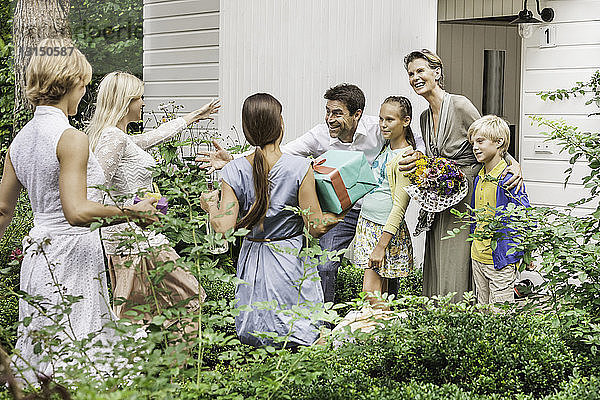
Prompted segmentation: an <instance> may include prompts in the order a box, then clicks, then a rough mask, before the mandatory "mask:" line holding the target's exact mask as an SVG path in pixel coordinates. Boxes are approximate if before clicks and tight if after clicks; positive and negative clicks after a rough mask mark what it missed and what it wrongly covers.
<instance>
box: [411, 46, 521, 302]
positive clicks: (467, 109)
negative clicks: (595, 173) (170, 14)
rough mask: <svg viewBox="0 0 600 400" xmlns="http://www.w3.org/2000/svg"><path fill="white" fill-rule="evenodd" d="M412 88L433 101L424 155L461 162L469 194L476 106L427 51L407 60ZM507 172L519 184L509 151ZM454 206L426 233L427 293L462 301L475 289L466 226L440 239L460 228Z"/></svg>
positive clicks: (424, 122)
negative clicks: (454, 88)
mask: <svg viewBox="0 0 600 400" xmlns="http://www.w3.org/2000/svg"><path fill="white" fill-rule="evenodd" d="M404 65H405V68H406V71H407V72H408V78H409V82H410V85H411V87H412V88H413V90H414V91H415V93H417V94H418V95H419V96H422V97H423V98H425V100H427V102H428V103H429V108H428V109H426V110H425V111H423V113H422V114H421V132H422V134H423V140H424V141H425V151H426V155H427V156H429V157H445V158H448V159H450V160H453V161H454V162H456V163H457V164H458V166H459V167H460V169H461V171H462V172H463V173H464V174H465V175H466V176H467V180H468V182H469V192H468V194H467V197H465V199H470V198H471V193H472V191H473V178H474V177H475V175H477V173H478V172H479V169H480V167H481V165H480V164H479V163H478V162H477V160H476V159H475V156H474V155H473V147H472V146H471V144H470V143H469V141H468V139H467V131H468V129H469V126H470V125H471V124H472V123H473V121H475V120H476V119H479V118H480V114H479V112H478V111H477V108H475V106H474V105H473V103H471V101H469V99H467V98H466V97H464V96H460V95H456V94H450V93H447V92H446V91H444V70H443V64H442V60H441V59H440V58H439V57H438V56H437V55H436V54H434V53H433V52H431V51H429V50H421V51H413V52H412V53H410V54H408V55H407V56H406V57H405V58H404ZM417 153H418V152H415V153H413V155H412V157H407V158H405V159H403V160H401V161H399V167H400V170H402V171H408V170H412V169H413V168H414V166H415V164H414V162H415V160H416V158H418V156H420V154H417ZM507 162H508V164H509V167H508V169H507V170H508V172H511V173H512V174H513V175H514V176H513V178H512V179H511V180H510V181H509V182H508V183H509V185H511V187H512V186H515V185H521V182H522V173H521V167H520V165H519V164H518V163H517V162H516V160H515V159H514V158H512V157H510V156H509V155H507ZM453 208H456V209H458V210H459V211H461V212H464V211H466V209H467V208H466V203H465V202H464V201H461V203H459V204H457V205H456V206H455V207H453ZM450 210H451V208H450V209H448V210H445V211H443V212H440V213H437V214H436V216H435V219H434V221H433V224H432V225H431V227H430V228H429V230H428V231H427V239H426V243H425V260H424V263H423V295H424V296H435V295H442V296H443V295H446V294H448V293H451V292H456V296H455V297H454V301H459V300H461V299H462V297H463V293H464V292H466V291H469V290H471V288H472V285H471V245H470V242H467V239H468V237H469V231H468V230H461V231H460V233H459V234H457V235H456V236H455V237H454V238H451V239H446V240H442V238H443V237H445V236H448V234H447V232H448V231H451V230H452V229H454V228H457V227H459V226H460V225H459V224H458V223H457V222H458V220H457V219H456V217H455V216H454V215H453V214H452V213H451V212H450Z"/></svg>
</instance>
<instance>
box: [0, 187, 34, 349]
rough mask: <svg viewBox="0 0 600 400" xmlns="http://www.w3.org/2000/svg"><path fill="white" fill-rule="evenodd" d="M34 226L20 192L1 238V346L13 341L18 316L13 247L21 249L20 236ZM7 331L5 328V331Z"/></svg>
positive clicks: (17, 286) (27, 204)
mask: <svg viewBox="0 0 600 400" xmlns="http://www.w3.org/2000/svg"><path fill="white" fill-rule="evenodd" d="M32 227H33V214H32V212H31V206H30V204H29V198H28V197H27V194H26V193H24V192H22V193H21V195H20V196H19V201H18V203H17V207H16V209H15V214H14V217H13V220H12V223H11V224H10V225H9V226H8V228H6V231H5V233H4V236H3V237H2V240H0V293H2V294H3V295H2V296H1V297H0V345H1V346H6V345H8V344H12V343H14V342H15V340H16V331H15V329H14V325H15V324H16V322H17V319H18V316H19V304H18V298H17V296H16V295H15V294H14V293H15V290H17V289H18V288H19V272H20V268H19V264H18V262H17V261H16V260H13V258H14V255H16V253H15V251H16V250H22V249H21V244H22V241H23V237H24V236H25V235H27V233H29V230H30V229H31V228H32ZM5 330H6V331H5Z"/></svg>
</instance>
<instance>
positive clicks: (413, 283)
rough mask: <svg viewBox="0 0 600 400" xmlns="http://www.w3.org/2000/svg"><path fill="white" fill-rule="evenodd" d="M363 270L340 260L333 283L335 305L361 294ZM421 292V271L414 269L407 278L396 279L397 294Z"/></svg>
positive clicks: (414, 294) (417, 293) (413, 294)
mask: <svg viewBox="0 0 600 400" xmlns="http://www.w3.org/2000/svg"><path fill="white" fill-rule="evenodd" d="M363 275H364V270H363V269H362V268H359V267H357V266H355V265H354V264H352V263H351V262H350V261H348V260H347V259H343V260H342V265H341V266H340V268H339V270H338V277H337V280H336V283H335V303H346V302H349V301H352V300H354V299H356V298H358V297H359V293H360V292H362V286H363ZM422 292H423V271H422V270H421V269H420V268H415V269H414V270H413V271H412V272H411V273H410V274H409V275H408V276H407V277H405V278H398V294H399V295H410V296H420V295H421V293H422Z"/></svg>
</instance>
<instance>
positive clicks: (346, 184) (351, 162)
mask: <svg viewBox="0 0 600 400" xmlns="http://www.w3.org/2000/svg"><path fill="white" fill-rule="evenodd" d="M313 168H314V170H315V181H316V185H317V196H318V197H319V203H320V204H321V209H322V210H323V211H327V212H332V213H335V214H339V213H341V212H342V211H345V210H347V209H349V208H350V207H352V205H353V204H354V203H356V201H357V200H359V199H361V198H362V197H363V196H364V195H366V194H367V193H369V192H370V191H371V190H373V189H374V188H375V187H376V186H377V183H376V181H375V177H374V176H373V172H372V170H371V166H370V165H369V163H368V162H367V159H366V158H365V155H364V154H363V153H362V152H360V151H348V150H329V151H327V152H325V153H323V154H322V155H321V156H320V157H318V158H317V159H315V160H314V161H313Z"/></svg>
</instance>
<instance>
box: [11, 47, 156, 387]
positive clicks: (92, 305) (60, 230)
mask: <svg viewBox="0 0 600 400" xmlns="http://www.w3.org/2000/svg"><path fill="white" fill-rule="evenodd" d="M38 46H39V47H40V48H51V49H52V48H54V49H56V48H58V49H63V48H64V49H67V51H66V54H65V55H60V54H57V55H55V56H51V57H48V56H38V55H34V56H33V57H32V58H31V61H30V63H29V65H28V67H27V74H26V76H27V83H26V95H27V98H28V100H29V101H30V102H31V103H32V104H33V105H34V106H35V113H34V115H33V118H32V119H31V120H30V121H29V122H28V123H27V125H25V127H23V129H21V130H20V131H19V133H18V134H17V135H16V136H15V138H14V140H13V141H12V143H11V145H10V148H9V150H8V152H7V153H6V158H5V161H4V172H3V174H2V182H1V183H0V237H2V235H3V234H4V232H5V230H6V227H7V226H8V225H9V224H10V221H11V219H12V216H13V213H14V209H15V206H16V203H17V199H18V196H19V192H20V191H21V189H23V188H25V189H26V190H27V193H28V195H29V200H30V202H31V208H32V210H33V215H34V226H33V229H31V231H30V232H29V235H28V236H27V237H25V238H24V240H23V245H24V249H23V250H24V257H23V261H22V264H21V272H20V274H21V279H20V289H21V291H23V292H25V293H27V294H28V295H30V296H35V297H37V298H38V299H39V298H41V299H43V300H42V302H43V304H44V308H45V310H43V309H41V308H40V307H39V306H36V304H34V303H33V302H28V301H25V300H24V299H21V300H19V320H20V321H24V320H26V319H29V323H28V324H25V323H24V324H23V325H21V326H20V327H19V334H18V339H17V343H16V346H15V347H16V349H17V352H16V353H17V354H18V356H15V364H16V365H17V366H18V368H19V370H20V372H22V373H23V377H24V378H25V379H26V380H27V382H28V383H31V384H33V383H36V376H40V374H41V375H42V376H52V375H53V374H54V372H55V369H56V368H57V366H60V365H61V364H62V363H64V362H65V360H67V359H68V357H67V358H65V357H61V358H60V359H56V357H54V359H53V360H51V361H50V360H48V359H45V360H44V357H47V355H48V354H49V353H50V354H57V352H59V354H60V352H61V351H63V352H64V351H65V348H66V349H68V348H69V346H72V344H71V342H72V341H73V340H82V339H85V338H87V337H94V340H93V341H92V342H96V341H100V342H102V343H103V344H106V343H107V342H110V341H111V338H113V333H112V331H111V330H110V329H107V328H104V325H105V323H107V322H109V321H112V320H114V316H113V314H112V313H111V311H110V309H109V308H108V307H107V301H108V291H107V286H106V278H105V270H104V260H103V256H102V247H101V242H100V236H99V234H98V231H97V230H95V231H90V229H89V227H88V226H89V225H90V224H91V223H92V222H94V221H95V220H96V219H97V218H99V217H119V218H118V219H120V220H121V221H123V220H125V219H126V217H127V218H130V217H132V216H133V217H135V218H136V219H139V218H140V215H141V214H140V212H147V211H151V212H155V211H156V210H154V207H152V205H151V203H153V202H155V201H156V200H155V199H152V200H146V201H144V202H142V203H138V204H136V205H135V206H129V207H127V208H126V211H125V212H123V211H122V210H121V209H120V208H118V207H114V206H104V205H102V204H101V200H102V193H101V192H100V191H99V190H97V189H93V188H90V186H93V185H99V184H102V183H104V176H103V173H102V169H101V167H100V165H99V164H98V161H97V160H96V157H95V156H94V155H93V154H91V153H89V143H88V137H87V136H86V135H85V134H84V133H83V132H80V131H78V130H76V129H75V128H73V127H72V126H71V125H70V124H69V119H68V116H69V115H75V114H76V113H77V107H78V105H79V102H80V100H81V97H82V96H83V94H84V93H85V90H86V85H87V84H88V83H89V82H90V79H91V77H92V67H91V66H90V64H89V63H88V61H87V60H86V58H85V56H84V55H83V54H82V53H80V52H79V50H77V49H75V48H73V44H72V43H71V42H70V41H68V40H65V39H45V40H43V41H42V42H41V43H40V44H39V45H38ZM36 54H37V53H36ZM143 218H146V219H147V218H149V219H150V220H156V218H155V217H153V216H148V217H143ZM146 222H150V221H149V220H147V221H146ZM65 295H68V296H80V299H79V300H78V301H77V302H75V303H74V304H73V305H72V306H71V312H70V313H69V314H68V315H67V314H65V315H54V316H53V315H52V314H53V313H55V311H53V309H54V307H56V306H58V305H59V304H61V303H63V302H64V296H65ZM52 317H54V320H52ZM57 319H60V321H59V322H58V323H59V324H60V325H62V326H63V327H64V330H63V331H60V332H58V333H56V338H57V339H59V340H60V343H61V344H60V345H58V344H55V345H52V348H49V347H48V346H49V344H48V342H47V341H46V340H44V338H43V336H40V334H39V332H40V331H41V330H43V328H44V327H47V326H48V325H55V324H57ZM40 345H41V349H42V352H39V351H36V350H35V349H36V347H37V346H40ZM62 346H65V347H64V348H63V347H62ZM87 354H88V357H89V358H90V361H91V362H93V363H94V366H93V368H91V365H90V364H91V363H90V364H88V365H81V366H80V367H81V368H82V369H83V370H86V371H90V372H91V371H92V370H97V369H104V368H103V367H102V365H101V364H103V360H104V358H105V357H104V356H102V357H96V356H95V354H96V351H94V350H92V349H90V351H88V352H87ZM62 355H63V356H64V355H65V354H64V353H63V354H62ZM73 362H76V361H74V360H73V361H71V363H73ZM29 366H31V367H32V368H33V370H31V369H29ZM34 371H35V372H34Z"/></svg>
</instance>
